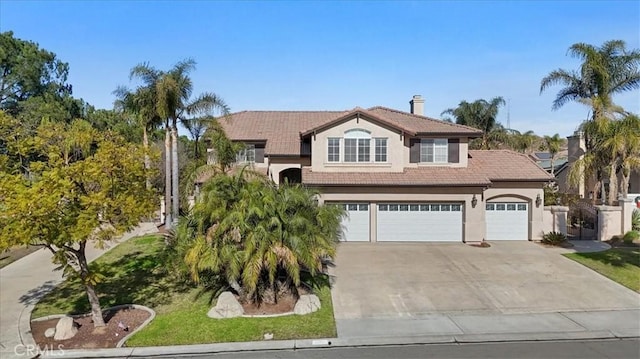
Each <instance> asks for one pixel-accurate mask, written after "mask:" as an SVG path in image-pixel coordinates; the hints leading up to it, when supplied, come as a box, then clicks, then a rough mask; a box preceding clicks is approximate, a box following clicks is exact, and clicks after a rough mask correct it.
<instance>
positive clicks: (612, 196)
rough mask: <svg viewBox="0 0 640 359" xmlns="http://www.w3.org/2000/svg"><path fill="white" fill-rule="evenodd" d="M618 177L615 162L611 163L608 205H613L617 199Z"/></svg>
mask: <svg viewBox="0 0 640 359" xmlns="http://www.w3.org/2000/svg"><path fill="white" fill-rule="evenodd" d="M617 183H618V178H617V177H616V169H615V164H612V165H611V168H610V169H609V192H608V193H607V205H609V206H613V203H614V202H615V201H616V195H617V194H618V191H617V188H616V187H617Z"/></svg>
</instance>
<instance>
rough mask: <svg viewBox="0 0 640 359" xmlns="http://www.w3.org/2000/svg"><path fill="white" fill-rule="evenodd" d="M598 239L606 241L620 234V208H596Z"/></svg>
mask: <svg viewBox="0 0 640 359" xmlns="http://www.w3.org/2000/svg"><path fill="white" fill-rule="evenodd" d="M597 208H598V239H599V240H601V241H606V240H609V239H611V237H613V236H617V235H620V234H623V233H622V208H621V207H614V206H598V207H597Z"/></svg>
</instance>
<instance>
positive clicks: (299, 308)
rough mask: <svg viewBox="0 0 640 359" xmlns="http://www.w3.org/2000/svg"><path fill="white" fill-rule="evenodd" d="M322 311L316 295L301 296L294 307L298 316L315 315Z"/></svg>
mask: <svg viewBox="0 0 640 359" xmlns="http://www.w3.org/2000/svg"><path fill="white" fill-rule="evenodd" d="M318 309H320V299H319V298H318V296H316V295H315V294H305V295H301V296H300V299H298V301H297V302H296V306H295V307H293V312H294V313H295V314H298V315H305V314H309V313H313V312H315V311H317V310H318Z"/></svg>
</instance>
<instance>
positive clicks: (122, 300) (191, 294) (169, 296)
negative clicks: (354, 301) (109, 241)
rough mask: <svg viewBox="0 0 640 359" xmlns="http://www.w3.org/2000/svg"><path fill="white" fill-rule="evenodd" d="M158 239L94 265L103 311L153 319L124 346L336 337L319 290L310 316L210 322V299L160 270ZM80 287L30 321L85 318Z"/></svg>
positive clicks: (131, 244)
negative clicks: (142, 311) (124, 307)
mask: <svg viewBox="0 0 640 359" xmlns="http://www.w3.org/2000/svg"><path fill="white" fill-rule="evenodd" d="M163 245H164V241H163V240H162V238H161V237H159V236H144V237H137V238H132V239H130V240H129V241H127V242H124V243H122V244H120V245H119V246H118V247H116V248H114V249H113V250H112V251H109V252H107V253H106V254H105V255H104V256H102V257H101V258H100V259H99V260H98V261H96V264H98V266H99V267H100V268H101V270H102V271H103V273H105V274H106V276H105V277H106V278H105V280H104V282H102V283H100V284H99V285H98V287H97V290H98V293H100V299H101V304H102V307H103V308H107V307H111V306H113V305H116V304H129V303H134V304H142V305H146V306H148V307H150V308H153V309H154V310H155V311H156V313H157V315H156V318H155V319H154V320H153V321H152V322H151V323H150V324H149V325H148V326H147V327H146V328H144V329H143V330H141V331H140V332H138V333H136V334H135V335H134V336H133V337H132V338H130V339H129V340H128V341H127V346H161V345H178V344H202V343H219V342H236V341H254V340H263V336H264V334H265V333H273V334H274V335H273V339H274V340H285V339H300V338H331V337H335V336H336V326H335V321H334V318H333V306H332V303H331V292H330V290H329V288H327V287H324V288H322V289H320V290H319V291H318V292H317V293H316V294H317V295H318V297H319V298H320V301H321V303H322V308H321V309H320V310H319V311H317V312H315V313H312V314H309V315H304V316H298V315H291V316H286V317H273V318H233V319H222V320H217V319H211V318H209V317H207V312H208V311H209V309H210V308H211V307H212V306H213V304H212V303H210V299H211V297H210V295H207V294H205V295H202V293H201V291H200V290H199V289H196V288H192V287H190V286H188V285H187V283H185V282H184V281H177V280H172V279H169V278H170V277H167V276H166V275H165V274H164V271H163V270H162V263H161V261H160V259H159V258H160V252H161V249H162V248H163ZM89 310H90V308H89V303H88V301H87V297H86V295H85V294H84V290H83V289H82V287H81V285H80V283H79V282H78V281H76V280H69V281H65V282H64V283H62V284H61V285H60V286H59V287H57V288H56V289H54V290H53V291H52V292H51V293H49V294H48V295H46V296H45V297H44V298H43V299H42V300H41V301H40V302H39V303H38V304H37V305H36V307H35V309H34V311H33V314H32V317H33V318H37V317H42V316H45V315H49V314H61V313H69V314H80V313H86V312H89Z"/></svg>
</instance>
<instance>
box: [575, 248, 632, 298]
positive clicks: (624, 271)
mask: <svg viewBox="0 0 640 359" xmlns="http://www.w3.org/2000/svg"><path fill="white" fill-rule="evenodd" d="M565 256H566V257H568V258H571V259H573V260H574V261H576V262H578V263H580V264H583V265H585V266H587V267H589V268H591V269H593V270H594V271H596V272H598V273H600V274H602V275H604V276H605V277H607V278H610V279H612V280H614V281H616V282H618V283H620V284H622V285H624V286H625V287H627V288H630V289H632V290H634V291H636V292H640V249H638V248H633V249H632V248H614V249H609V250H607V251H604V252H595V253H569V254H565Z"/></svg>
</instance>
